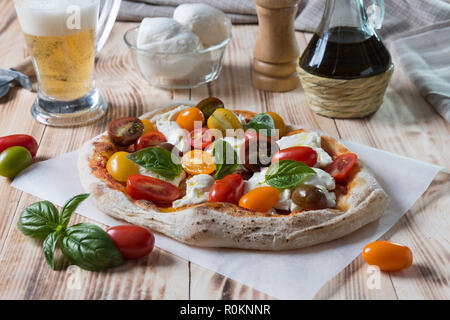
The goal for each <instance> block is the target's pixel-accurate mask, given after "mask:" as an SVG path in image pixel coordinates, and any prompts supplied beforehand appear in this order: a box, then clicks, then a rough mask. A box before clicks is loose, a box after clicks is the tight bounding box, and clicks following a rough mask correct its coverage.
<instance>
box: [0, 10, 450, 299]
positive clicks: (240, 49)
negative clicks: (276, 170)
mask: <svg viewBox="0 0 450 320" xmlns="http://www.w3.org/2000/svg"><path fill="white" fill-rule="evenodd" d="M0 18H1V19H0V67H11V66H14V65H16V64H18V63H20V62H21V61H22V60H23V58H24V57H25V56H26V55H27V51H26V47H25V44H24V41H23V37H22V34H21V30H20V26H19V24H18V22H17V19H16V18H15V13H14V10H13V6H12V1H8V2H7V4H3V5H2V6H1V7H0ZM134 25H135V24H131V23H116V25H115V27H114V29H113V32H112V34H111V38H110V39H109V41H108V42H107V44H106V45H105V47H104V49H103V50H102V52H101V53H100V55H99V57H98V61H97V64H96V74H97V85H98V87H99V89H100V90H101V92H102V93H103V95H104V96H105V98H106V100H107V101H108V103H109V106H110V109H109V112H108V114H107V116H106V117H105V118H104V119H102V120H101V121H99V122H97V123H95V124H93V125H91V126H87V127H80V128H72V129H57V128H50V127H45V126H42V125H40V124H38V123H37V122H35V121H34V120H33V119H32V117H31V115H30V112H29V108H30V106H31V103H32V101H33V100H34V95H33V94H32V93H29V92H27V91H24V90H17V89H13V90H12V92H11V93H10V95H9V97H8V98H7V99H1V100H0V136H3V135H7V134H13V133H28V134H31V135H33V136H34V137H35V138H36V139H37V140H38V141H39V143H40V149H39V152H38V158H37V159H38V160H45V159H49V158H52V157H55V156H57V155H60V154H63V153H65V152H69V151H72V150H76V149H77V148H79V147H80V146H81V144H82V143H83V142H84V141H86V140H87V139H89V138H92V137H93V136H95V135H96V134H98V133H100V132H102V131H103V130H104V129H105V126H106V124H107V123H108V122H109V121H110V120H111V119H114V118H117V117H121V116H126V115H139V114H141V113H143V112H145V111H148V110H151V108H152V107H154V106H155V101H157V100H161V99H167V100H170V99H187V100H193V101H198V100H199V99H202V98H204V97H206V96H209V95H214V96H218V97H220V98H221V99H223V100H224V101H225V103H226V104H227V106H229V107H231V108H240V109H249V110H254V111H258V112H259V111H267V110H271V111H275V112H278V113H279V114H280V115H282V116H283V117H284V118H285V119H286V120H287V121H289V122H290V123H293V124H296V125H300V126H303V127H306V128H314V129H319V130H321V131H324V132H327V133H329V134H330V135H334V136H338V137H341V138H344V139H348V140H352V141H356V142H360V143H364V144H367V145H370V146H373V147H377V148H380V149H384V150H387V151H391V152H395V153H398V154H401V155H405V156H408V157H413V158H416V159H420V160H424V161H428V162H432V163H436V164H439V165H442V166H444V167H446V168H449V165H448V163H449V160H450V159H449V151H448V149H449V148H448V146H449V145H450V126H449V124H448V123H446V122H445V121H443V120H442V119H441V118H440V117H439V116H438V115H437V114H436V112H435V111H434V110H433V109H432V108H431V107H430V106H429V105H428V104H427V102H426V101H424V100H423V98H422V97H421V96H420V95H419V93H418V92H417V90H416V89H415V88H414V86H413V85H412V84H411V83H410V81H409V80H408V79H407V77H406V76H405V74H404V73H403V71H402V70H401V68H400V66H399V65H398V64H397V68H396V71H395V74H394V78H393V81H392V85H391V86H390V88H389V91H388V93H387V99H386V102H385V104H384V105H383V107H382V108H381V110H380V111H379V112H378V113H377V114H375V115H374V116H372V117H369V118H367V119H364V120H332V119H328V118H324V117H320V116H316V115H315V114H313V113H312V112H311V111H310V110H309V108H308V105H307V103H306V100H305V97H304V94H303V90H302V89H301V88H298V89H296V90H294V91H292V92H289V93H269V92H262V91H258V90H255V89H254V88H253V87H252V86H251V82H250V79H251V78H250V76H251V69H250V61H251V59H252V51H253V45H254V41H255V36H256V33H257V27H256V26H235V27H234V29H233V32H234V36H233V41H232V42H231V44H230V45H229V47H228V48H227V51H226V53H225V58H224V66H223V70H222V73H221V76H220V77H219V79H218V80H217V81H215V82H214V83H212V84H210V85H208V86H202V87H200V88H196V89H193V90H176V91H165V90H159V89H155V88H152V87H150V86H149V85H148V84H147V83H146V82H145V81H144V80H142V79H140V77H139V75H138V74H137V71H136V70H135V69H134V67H133V65H132V61H131V57H130V55H129V53H128V51H127V48H126V46H125V44H124V43H123V41H122V36H123V33H124V32H125V31H126V30H127V29H129V28H131V27H133V26H134ZM309 37H310V36H309V35H305V34H302V33H297V40H298V43H299V45H300V48H301V50H303V49H304V48H305V46H306V44H307V41H308V40H309ZM9 184H10V182H9V181H8V180H7V179H0V194H1V196H0V208H2V209H1V211H0V240H1V241H0V299H271V298H272V297H269V296H268V295H266V294H264V293H261V292H258V291H256V290H253V289H252V288H249V287H247V286H245V285H243V284H240V283H238V282H236V281H233V280H231V279H228V278H226V277H223V276H221V275H219V274H217V273H215V272H213V271H210V270H207V269H205V268H203V267H201V266H198V265H196V264H193V263H190V262H188V261H186V260H183V259H181V258H178V257H176V256H174V255H172V254H170V253H168V252H165V251H163V250H160V249H156V250H155V251H154V252H153V253H152V254H151V255H150V256H149V257H148V258H146V259H141V260H138V261H133V262H128V263H127V264H126V265H124V266H122V267H120V268H118V269H114V270H110V271H108V272H87V271H83V270H81V269H79V268H77V267H73V266H71V267H69V269H67V270H66V271H58V272H54V271H51V270H50V269H49V268H48V267H47V265H46V264H45V261H44V259H43V256H42V250H41V248H40V247H41V243H39V242H35V241H32V240H30V239H28V238H25V237H24V236H22V235H21V234H20V233H19V232H18V231H17V229H16V227H15V225H16V223H17V219H18V216H19V215H20V213H21V211H22V210H23V209H24V208H25V207H26V206H27V205H29V204H31V203H33V202H35V201H38V200H40V199H37V198H35V197H33V196H30V195H27V194H25V193H22V192H20V191H18V190H16V189H14V188H11V187H10V185H9ZM449 190H450V181H449V176H448V174H445V173H440V174H439V175H438V176H437V178H436V179H435V181H434V182H433V183H432V184H431V186H430V188H429V190H428V191H427V192H426V193H425V194H424V195H423V196H422V197H421V198H420V199H419V201H418V202H417V203H416V204H415V205H414V206H413V208H412V209H411V210H410V211H409V212H408V213H407V214H406V216H405V217H404V218H402V219H401V220H400V221H399V223H397V224H396V226H395V227H394V228H393V230H391V231H390V232H389V233H388V234H387V235H385V237H384V239H389V240H394V241H398V242H402V243H405V244H407V245H408V246H410V247H411V249H412V250H413V252H414V259H415V263H414V265H413V266H412V267H411V268H409V269H408V270H405V271H402V272H397V273H390V274H388V273H383V274H382V275H381V286H380V288H379V289H373V290H371V289H369V287H368V286H367V279H368V270H367V265H366V264H365V263H364V262H363V260H362V258H361V256H359V257H358V258H357V259H355V261H353V262H352V263H351V264H350V265H349V266H348V267H347V268H345V269H344V270H343V271H342V272H340V273H339V274H338V275H337V276H336V277H335V278H334V279H332V280H331V281H329V282H328V283H327V284H326V285H325V286H324V287H323V288H322V289H321V290H320V292H319V293H318V294H317V296H316V298H317V299H410V298H414V299H448V298H449V297H450V292H449V286H448V267H447V265H448V260H449V252H448V248H449V238H448V235H449V230H450V229H449V218H448V208H449V207H450V203H449V202H450V198H449ZM81 221H87V219H86V218H83V217H81V216H79V215H75V218H74V221H73V222H81ZM103 227H105V226H103Z"/></svg>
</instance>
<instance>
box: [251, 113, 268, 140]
mask: <svg viewBox="0 0 450 320" xmlns="http://www.w3.org/2000/svg"><path fill="white" fill-rule="evenodd" d="M244 127H245V129H253V130H255V131H256V132H258V133H259V132H260V131H261V130H263V132H261V133H263V134H264V135H266V136H269V137H270V136H271V135H272V134H273V133H274V132H275V122H274V121H273V118H272V117H271V116H270V115H268V114H265V113H260V114H257V115H256V116H254V117H253V118H252V120H251V121H250V122H249V123H247V124H245V125H244Z"/></svg>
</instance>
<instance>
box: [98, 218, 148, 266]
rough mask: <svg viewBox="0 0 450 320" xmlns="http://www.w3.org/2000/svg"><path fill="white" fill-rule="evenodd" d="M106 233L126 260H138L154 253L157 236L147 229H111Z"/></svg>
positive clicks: (126, 226) (118, 227)
mask: <svg viewBox="0 0 450 320" xmlns="http://www.w3.org/2000/svg"><path fill="white" fill-rule="evenodd" d="M106 233H107V234H108V236H109V237H110V238H111V240H112V241H113V242H114V244H115V245H116V247H117V249H119V251H120V253H121V254H122V256H123V258H124V259H138V258H141V257H144V256H146V255H148V254H149V253H150V252H152V250H153V247H154V246H155V236H154V235H153V234H152V233H151V232H150V231H148V230H147V229H145V228H142V227H139V226H133V225H122V226H115V227H111V228H109V229H108V230H106Z"/></svg>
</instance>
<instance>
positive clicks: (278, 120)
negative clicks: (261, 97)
mask: <svg viewBox="0 0 450 320" xmlns="http://www.w3.org/2000/svg"><path fill="white" fill-rule="evenodd" d="M266 114H268V115H269V116H271V117H272V119H273V122H274V124H275V129H277V130H279V131H278V134H279V138H281V137H283V136H284V135H285V134H286V133H287V127H286V124H285V123H284V120H283V118H282V117H280V115H279V114H278V113H275V112H272V111H269V112H266Z"/></svg>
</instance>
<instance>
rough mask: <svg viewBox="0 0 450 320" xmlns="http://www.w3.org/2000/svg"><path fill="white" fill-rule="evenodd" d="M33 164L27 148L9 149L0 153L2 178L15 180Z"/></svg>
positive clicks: (0, 173)
mask: <svg viewBox="0 0 450 320" xmlns="http://www.w3.org/2000/svg"><path fill="white" fill-rule="evenodd" d="M32 162H33V160H32V157H31V153H30V152H29V151H28V150H27V149H26V148H24V147H20V146H15V147H9V148H7V149H5V150H4V151H3V152H2V153H0V176H3V177H7V178H14V177H15V176H17V175H18V174H19V173H20V172H21V171H22V170H23V169H25V168H26V167H28V166H29V165H30V164H31V163H32Z"/></svg>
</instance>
